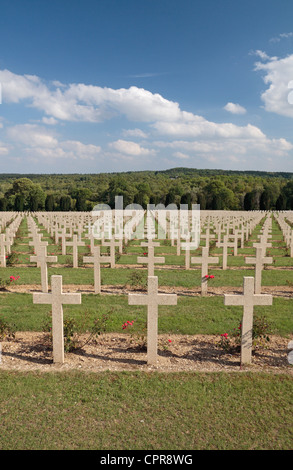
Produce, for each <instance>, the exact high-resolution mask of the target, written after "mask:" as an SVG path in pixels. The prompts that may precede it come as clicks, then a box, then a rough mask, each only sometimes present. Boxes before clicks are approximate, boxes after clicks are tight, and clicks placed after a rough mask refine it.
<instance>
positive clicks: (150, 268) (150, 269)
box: [137, 238, 165, 276]
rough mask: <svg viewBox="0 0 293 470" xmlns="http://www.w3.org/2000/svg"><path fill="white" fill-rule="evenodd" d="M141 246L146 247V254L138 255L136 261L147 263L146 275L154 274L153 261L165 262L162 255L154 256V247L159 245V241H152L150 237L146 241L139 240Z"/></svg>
mask: <svg viewBox="0 0 293 470" xmlns="http://www.w3.org/2000/svg"><path fill="white" fill-rule="evenodd" d="M140 245H141V246H146V247H147V248H148V256H146V257H144V256H138V258H137V262H138V263H143V264H147V265H148V276H154V272H155V263H165V258H164V257H163V256H155V247H156V246H160V243H159V242H154V241H153V240H152V239H151V238H149V239H148V241H147V242H141V244H140Z"/></svg>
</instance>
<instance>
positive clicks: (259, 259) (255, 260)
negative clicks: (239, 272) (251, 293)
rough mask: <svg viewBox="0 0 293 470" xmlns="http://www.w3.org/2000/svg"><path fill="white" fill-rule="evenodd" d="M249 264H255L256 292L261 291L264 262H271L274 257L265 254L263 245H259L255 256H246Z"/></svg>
mask: <svg viewBox="0 0 293 470" xmlns="http://www.w3.org/2000/svg"><path fill="white" fill-rule="evenodd" d="M245 262H246V263H247V264H255V293H256V294H260V293H261V273H262V269H263V265H264V264H271V263H272V262H273V258H272V257H268V256H263V247H262V246H261V245H258V246H257V247H256V255H255V257H247V258H245Z"/></svg>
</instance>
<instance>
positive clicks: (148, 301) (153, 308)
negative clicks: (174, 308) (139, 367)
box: [128, 276, 177, 365]
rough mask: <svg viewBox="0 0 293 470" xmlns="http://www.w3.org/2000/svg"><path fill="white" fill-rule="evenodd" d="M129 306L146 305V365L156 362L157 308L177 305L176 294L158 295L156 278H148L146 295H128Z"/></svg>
mask: <svg viewBox="0 0 293 470" xmlns="http://www.w3.org/2000/svg"><path fill="white" fill-rule="evenodd" d="M128 304H129V305H147V308H148V317H147V318H148V319H147V363H148V364H150V365H153V364H155V363H156V362H157V353H158V306H159V305H177V294H158V277H157V276H148V292H147V294H128Z"/></svg>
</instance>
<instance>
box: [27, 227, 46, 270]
mask: <svg viewBox="0 0 293 470" xmlns="http://www.w3.org/2000/svg"><path fill="white" fill-rule="evenodd" d="M33 238H34V239H33V241H30V242H29V245H30V246H33V247H34V251H35V253H36V254H37V253H38V252H39V248H40V247H41V246H47V245H48V242H45V241H42V234H41V233H36V234H35V235H34V237H33ZM37 267H38V268H39V267H40V262H39V261H38V262H37Z"/></svg>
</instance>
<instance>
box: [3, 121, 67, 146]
mask: <svg viewBox="0 0 293 470" xmlns="http://www.w3.org/2000/svg"><path fill="white" fill-rule="evenodd" d="M6 133H7V136H8V138H10V139H12V140H13V141H14V142H18V143H21V144H24V145H26V146H29V147H47V148H48V147H49V148H52V147H56V146H57V145H58V140H57V139H56V138H55V137H54V136H53V135H52V134H51V133H50V132H49V131H48V130H47V129H45V128H42V127H39V126H38V125H36V124H19V125H16V126H13V127H10V128H8V129H7V132H6Z"/></svg>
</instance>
